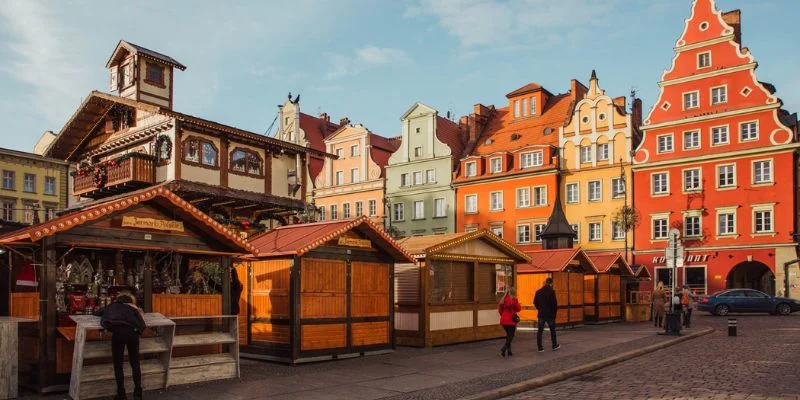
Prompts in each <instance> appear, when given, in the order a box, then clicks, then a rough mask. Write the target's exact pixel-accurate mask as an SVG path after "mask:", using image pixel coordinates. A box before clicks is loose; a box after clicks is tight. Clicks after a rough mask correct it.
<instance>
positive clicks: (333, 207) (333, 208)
mask: <svg viewBox="0 0 800 400" xmlns="http://www.w3.org/2000/svg"><path fill="white" fill-rule="evenodd" d="M337 219H339V206H337V205H336V204H331V221H335V220H337Z"/></svg>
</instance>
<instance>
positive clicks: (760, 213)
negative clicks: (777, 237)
mask: <svg viewBox="0 0 800 400" xmlns="http://www.w3.org/2000/svg"><path fill="white" fill-rule="evenodd" d="M753 232H755V233H768V232H772V210H771V209H769V210H764V209H757V210H755V211H754V212H753Z"/></svg>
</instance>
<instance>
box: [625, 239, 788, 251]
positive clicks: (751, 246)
mask: <svg viewBox="0 0 800 400" xmlns="http://www.w3.org/2000/svg"><path fill="white" fill-rule="evenodd" d="M796 246H797V243H794V242H791V243H767V244H742V245H732V246H707V247H687V248H686V249H685V251H686V252H697V251H719V250H747V249H770V248H776V247H796ZM633 254H664V249H663V248H659V249H652V250H650V249H648V250H634V251H633Z"/></svg>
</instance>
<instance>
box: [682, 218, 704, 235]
mask: <svg viewBox="0 0 800 400" xmlns="http://www.w3.org/2000/svg"><path fill="white" fill-rule="evenodd" d="M683 235H684V236H686V237H699V236H702V235H703V232H702V229H701V222H700V216H699V215H687V216H685V217H684V218H683Z"/></svg>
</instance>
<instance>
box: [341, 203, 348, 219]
mask: <svg viewBox="0 0 800 400" xmlns="http://www.w3.org/2000/svg"><path fill="white" fill-rule="evenodd" d="M342 218H344V219H347V218H350V203H344V204H342Z"/></svg>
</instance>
